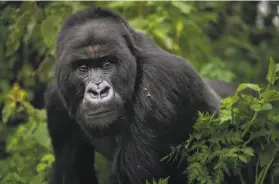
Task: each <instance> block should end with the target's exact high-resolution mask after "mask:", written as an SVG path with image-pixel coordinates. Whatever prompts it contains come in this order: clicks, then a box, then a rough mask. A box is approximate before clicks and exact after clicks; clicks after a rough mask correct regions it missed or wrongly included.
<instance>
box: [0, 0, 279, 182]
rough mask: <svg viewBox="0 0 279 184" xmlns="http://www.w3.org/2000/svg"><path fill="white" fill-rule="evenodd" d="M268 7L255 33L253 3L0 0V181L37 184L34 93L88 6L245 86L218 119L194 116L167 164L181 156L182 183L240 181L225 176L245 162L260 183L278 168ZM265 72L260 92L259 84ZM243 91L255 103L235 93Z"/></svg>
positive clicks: (40, 113)
mask: <svg viewBox="0 0 279 184" xmlns="http://www.w3.org/2000/svg"><path fill="white" fill-rule="evenodd" d="M270 4H272V5H271V6H270V12H269V14H268V15H266V16H262V21H263V22H264V24H263V26H262V27H259V26H257V24H258V18H259V15H258V11H257V5H258V2H180V1H173V2H118V1H117V2H116V1H115V2H101V1H100V2H32V1H30V2H0V108H1V109H2V110H1V113H0V118H1V120H0V140H1V144H0V173H1V175H0V183H3V184H6V183H7V184H14V183H17V184H18V183H28V184H32V183H34V184H38V183H42V184H43V183H47V181H48V172H49V168H50V166H51V163H52V162H53V160H54V157H53V155H52V150H51V146H50V140H49V137H48V134H47V130H46V114H45V110H44V108H43V92H44V90H45V87H46V84H47V83H48V82H49V81H50V80H51V79H52V78H53V70H52V69H53V65H54V63H55V62H56V59H55V56H54V50H55V39H56V35H57V32H58V29H59V26H60V25H61V23H62V22H63V20H65V18H66V17H67V16H69V15H70V14H72V13H73V12H75V11H77V10H78V9H82V8H85V7H88V6H94V5H100V6H103V7H108V8H112V9H114V10H116V11H118V12H120V13H121V14H122V15H123V16H124V17H125V18H127V19H128V21H129V23H130V24H131V25H132V26H133V27H135V28H137V29H138V30H141V31H143V32H145V33H147V34H150V35H151V36H152V37H153V39H154V40H155V41H156V42H157V43H158V45H160V46H161V47H162V48H164V49H166V50H168V51H170V52H172V53H175V54H177V55H181V56H183V57H184V58H185V59H187V60H188V61H189V62H190V63H191V64H192V65H193V66H194V67H195V68H196V70H197V71H198V72H199V73H200V75H202V76H203V77H208V78H213V79H219V80H224V81H227V82H232V81H234V82H245V83H246V84H243V85H241V86H240V88H239V90H238V92H237V94H236V95H235V96H233V97H231V98H228V99H226V100H224V102H223V105H222V111H221V116H220V118H215V117H211V116H208V115H201V116H200V119H199V120H198V122H197V124H196V125H195V126H194V128H195V130H196V131H195V133H194V134H193V135H192V137H191V138H190V139H189V140H188V141H187V142H185V144H182V145H181V146H180V147H178V148H177V149H174V153H175V154H174V157H173V158H177V159H186V158H185V156H187V155H190V156H188V157H187V160H188V161H189V163H190V165H189V166H188V168H187V170H186V172H187V171H190V170H191V171H192V172H187V176H185V177H188V178H189V180H190V181H194V180H198V181H200V182H201V183H218V181H222V179H223V173H224V171H227V168H229V167H230V168H232V171H233V172H236V173H237V174H238V175H240V176H241V171H240V170H237V169H234V168H241V166H242V165H243V164H244V163H246V162H247V163H248V162H249V161H250V159H251V158H252V157H253V158H256V159H257V161H258V163H259V164H257V183H258V184H259V183H262V182H263V179H262V178H264V177H266V174H265V173H266V172H265V171H270V170H271V171H272V172H273V173H276V172H277V170H278V168H277V166H276V164H277V162H278V160H277V158H276V156H275V154H276V153H277V146H273V145H274V144H275V145H276V141H277V139H278V135H279V134H278V133H277V132H278V130H277V129H276V124H277V123H278V121H279V117H278V115H277V114H276V112H279V111H278V110H277V109H278V105H277V106H276V103H278V90H277V89H276V82H275V80H276V75H275V73H276V71H278V65H277V70H276V67H275V63H274V62H273V61H271V64H270V69H269V70H268V62H267V61H268V60H269V57H270V56H272V57H273V58H274V60H275V61H278V60H279V52H278V51H277V49H278V43H279V35H278V29H277V28H276V26H274V24H273V22H272V20H273V18H274V17H276V16H278V13H277V5H278V4H279V3H278V2H270ZM266 71H269V73H268V75H267V76H268V77H267V79H268V86H265V85H261V83H264V82H265V76H266ZM247 83H249V84H247ZM250 83H254V84H250ZM257 84H259V85H257ZM244 88H251V89H252V90H254V91H256V92H257V94H258V95H257V96H250V95H247V94H243V93H242V90H243V89H244ZM276 90H277V91H276ZM232 125H234V126H232ZM228 127H230V128H231V127H233V128H232V129H228ZM216 131H217V132H218V131H219V132H220V133H219V134H218V135H216V133H214V132H216ZM5 142H6V145H5ZM250 142H253V143H254V142H255V144H256V145H255V146H254V144H253V146H251V144H250ZM204 143H206V144H204ZM185 146H186V147H185ZM185 148H189V149H185ZM177 151H178V152H179V153H177ZM193 152H194V153H196V154H194V155H193V154H191V153H193ZM197 153H198V154H197ZM181 154H182V157H181ZM96 157H97V159H96V160H97V167H98V168H99V170H102V171H103V170H105V171H106V170H107V169H106V167H107V163H106V161H105V160H104V159H103V158H102V157H101V156H100V155H97V156H96ZM236 166H237V167H236ZM102 173H104V174H101V176H100V178H101V180H102V179H103V178H105V174H106V172H102ZM255 177H256V176H255Z"/></svg>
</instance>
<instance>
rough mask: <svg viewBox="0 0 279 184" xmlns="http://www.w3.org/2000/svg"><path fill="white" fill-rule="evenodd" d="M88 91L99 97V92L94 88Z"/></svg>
mask: <svg viewBox="0 0 279 184" xmlns="http://www.w3.org/2000/svg"><path fill="white" fill-rule="evenodd" d="M88 93H90V94H91V95H92V96H93V97H97V96H99V93H98V92H97V91H95V90H93V89H89V90H88Z"/></svg>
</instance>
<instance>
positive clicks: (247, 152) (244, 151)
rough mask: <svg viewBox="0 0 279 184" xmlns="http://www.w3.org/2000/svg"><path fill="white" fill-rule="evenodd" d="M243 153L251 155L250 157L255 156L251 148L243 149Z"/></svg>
mask: <svg viewBox="0 0 279 184" xmlns="http://www.w3.org/2000/svg"><path fill="white" fill-rule="evenodd" d="M242 151H243V153H245V154H247V155H250V156H254V155H255V154H254V150H253V149H252V148H250V147H245V148H243V149H242Z"/></svg>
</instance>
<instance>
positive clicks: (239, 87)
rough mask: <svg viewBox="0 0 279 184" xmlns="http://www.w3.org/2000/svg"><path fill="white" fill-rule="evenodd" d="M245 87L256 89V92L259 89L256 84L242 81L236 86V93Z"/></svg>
mask: <svg viewBox="0 0 279 184" xmlns="http://www.w3.org/2000/svg"><path fill="white" fill-rule="evenodd" d="M247 88H249V89H252V90H254V91H257V92H260V90H261V88H260V87H259V85H257V84H250V83H242V84H240V85H239V86H238V88H237V90H236V94H237V93H239V92H241V91H243V90H244V89H247Z"/></svg>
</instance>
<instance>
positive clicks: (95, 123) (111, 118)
mask: <svg viewBox="0 0 279 184" xmlns="http://www.w3.org/2000/svg"><path fill="white" fill-rule="evenodd" d="M119 114H120V109H119V108H100V109H98V110H85V109H83V108H80V110H79V111H78V114H77V118H79V119H83V121H82V122H81V126H83V127H84V128H87V129H88V128H89V129H98V130H99V129H102V128H108V127H109V126H110V125H111V124H113V123H115V122H116V121H117V119H118V118H119Z"/></svg>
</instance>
